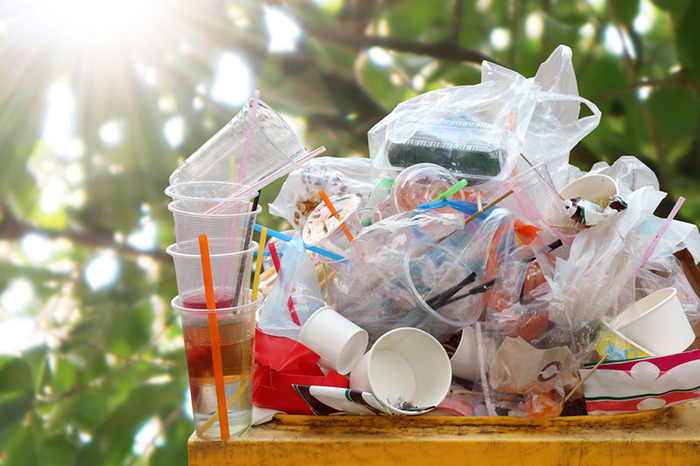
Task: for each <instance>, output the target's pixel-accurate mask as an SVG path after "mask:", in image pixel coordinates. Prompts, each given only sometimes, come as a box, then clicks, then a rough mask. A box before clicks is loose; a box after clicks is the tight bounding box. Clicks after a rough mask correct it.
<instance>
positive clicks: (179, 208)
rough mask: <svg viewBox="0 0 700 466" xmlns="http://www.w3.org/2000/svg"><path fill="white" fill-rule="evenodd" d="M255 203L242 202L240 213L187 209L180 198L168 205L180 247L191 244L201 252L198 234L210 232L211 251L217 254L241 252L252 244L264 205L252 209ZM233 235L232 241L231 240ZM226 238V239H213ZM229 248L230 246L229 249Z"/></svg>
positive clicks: (190, 245) (208, 236)
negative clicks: (211, 212) (199, 211)
mask: <svg viewBox="0 0 700 466" xmlns="http://www.w3.org/2000/svg"><path fill="white" fill-rule="evenodd" d="M251 207H252V204H251V203H250V202H245V203H242V204H241V211H240V213H223V212H222V213H217V214H205V213H198V212H191V211H188V210H186V207H185V206H183V203H182V202H181V201H174V202H171V203H170V204H168V210H170V211H171V212H172V213H173V218H174V219H175V240H176V242H177V244H179V245H180V246H181V249H185V250H188V249H189V248H191V247H194V248H196V251H199V244H198V243H197V240H198V238H199V235H207V238H208V239H209V241H210V246H209V250H210V251H211V252H212V253H214V254H217V253H224V252H233V251H241V250H244V249H248V248H249V247H250V241H251V238H252V237H253V227H254V226H255V219H256V218H257V216H258V214H259V213H260V212H262V207H261V206H258V208H257V209H256V210H254V211H252V212H251ZM231 235H233V237H232V240H231V242H228V239H229V238H230V237H231ZM218 239H226V240H227V241H214V240H218ZM227 248H228V249H227Z"/></svg>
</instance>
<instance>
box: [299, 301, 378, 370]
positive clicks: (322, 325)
mask: <svg viewBox="0 0 700 466" xmlns="http://www.w3.org/2000/svg"><path fill="white" fill-rule="evenodd" d="M297 341H298V342H299V343H301V344H302V345H304V346H306V347H307V348H309V349H310V350H311V351H313V352H314V353H316V354H318V355H319V356H321V360H320V361H319V363H320V365H321V366H323V367H325V368H327V369H331V370H334V371H336V372H338V373H339V374H342V375H345V374H347V373H349V372H350V370H351V369H352V367H353V366H354V365H355V363H357V361H358V360H359V359H360V358H361V357H362V353H364V352H365V350H366V349H367V342H368V341H369V336H368V335H367V332H366V331H365V330H363V329H362V328H360V327H358V326H357V325H355V324H354V323H352V322H351V321H349V320H348V319H346V318H345V317H343V316H341V315H340V314H338V313H337V312H335V311H334V310H333V308H331V307H330V306H324V307H322V308H320V309H319V310H317V311H316V312H314V313H313V314H312V315H311V317H309V319H308V320H307V321H306V323H304V326H303V327H302V328H301V331H300V332H299V337H297Z"/></svg>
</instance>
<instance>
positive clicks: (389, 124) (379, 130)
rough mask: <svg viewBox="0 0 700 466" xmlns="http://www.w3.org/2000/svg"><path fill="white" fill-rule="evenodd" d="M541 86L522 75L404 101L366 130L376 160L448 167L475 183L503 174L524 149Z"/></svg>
mask: <svg viewBox="0 0 700 466" xmlns="http://www.w3.org/2000/svg"><path fill="white" fill-rule="evenodd" d="M536 93H537V86H535V85H533V84H532V83H530V82H528V81H527V80H526V79H525V78H524V77H522V76H519V75H518V76H516V77H515V78H514V79H512V80H511V81H509V82H508V83H501V82H495V81H493V82H486V83H482V84H477V85H474V86H458V87H452V88H446V89H438V90H435V91H430V92H426V93H424V94H421V95H419V96H417V97H414V98H412V99H409V100H407V101H405V102H402V103H400V104H399V105H398V106H397V107H396V108H395V109H394V110H393V111H392V112H391V113H390V114H389V115H387V116H386V117H385V118H384V119H382V120H381V121H380V122H379V123H377V124H376V125H375V126H374V127H373V128H372V129H370V131H369V132H368V133H367V136H368V139H369V151H370V158H371V159H372V163H373V164H374V166H375V167H376V168H377V169H382V170H396V169H402V168H406V167H409V166H411V165H415V164H417V163H423V162H428V163H434V164H436V165H440V166H442V167H444V168H447V169H448V170H450V171H451V172H452V173H454V174H455V175H456V176H457V177H458V178H460V179H466V180H468V182H469V184H470V185H471V186H474V185H478V184H480V183H483V182H485V181H488V180H491V179H494V178H501V179H502V178H504V177H506V176H507V175H508V174H510V171H511V169H512V167H513V164H514V161H515V158H516V157H517V156H518V154H519V152H520V148H521V146H522V139H523V137H524V134H525V130H526V128H527V127H528V125H529V122H530V118H531V117H532V112H533V110H534V107H535V104H536V98H535V97H536Z"/></svg>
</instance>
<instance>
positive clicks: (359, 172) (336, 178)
mask: <svg viewBox="0 0 700 466" xmlns="http://www.w3.org/2000/svg"><path fill="white" fill-rule="evenodd" d="M378 179H379V172H378V171H376V170H375V169H374V167H373V166H372V163H371V162H370V160H368V159H363V158H337V157H318V158H315V159H313V160H311V161H309V162H308V163H307V164H306V165H304V167H303V168H301V169H300V170H296V171H294V172H292V173H291V174H290V175H289V176H288V177H287V179H286V180H285V182H284V184H283V185H282V188H281V189H280V191H279V194H278V195H277V198H275V200H274V202H273V203H272V204H269V208H270V213H271V214H272V215H277V216H278V217H282V218H284V219H285V220H287V221H288V222H289V224H290V225H292V226H293V227H294V228H295V229H296V230H297V231H301V229H302V228H304V224H305V223H306V218H307V217H308V216H309V214H310V213H311V212H312V211H313V210H314V209H315V208H316V206H317V205H319V204H320V203H321V202H323V201H322V199H321V196H320V195H319V194H318V192H319V191H320V190H322V189H323V190H324V191H325V192H326V194H327V195H328V196H329V197H333V196H339V195H342V194H357V195H359V196H360V197H363V198H365V199H367V198H368V197H369V195H370V192H371V191H372V188H373V186H374V184H375V182H376V180H378Z"/></svg>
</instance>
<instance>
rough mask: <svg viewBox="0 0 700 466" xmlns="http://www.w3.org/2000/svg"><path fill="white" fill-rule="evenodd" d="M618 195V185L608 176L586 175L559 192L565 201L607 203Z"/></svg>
mask: <svg viewBox="0 0 700 466" xmlns="http://www.w3.org/2000/svg"><path fill="white" fill-rule="evenodd" d="M616 194H617V183H616V182H615V180H613V179H612V178H610V177H609V176H607V175H586V176H583V177H581V178H579V179H578V180H575V181H572V182H571V183H569V184H567V185H566V186H564V188H562V190H561V191H559V195H560V196H561V197H562V198H563V199H573V198H576V197H580V198H583V199H585V200H587V201H590V202H594V203H596V204H599V203H607V202H608V199H610V196H614V195H616Z"/></svg>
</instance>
